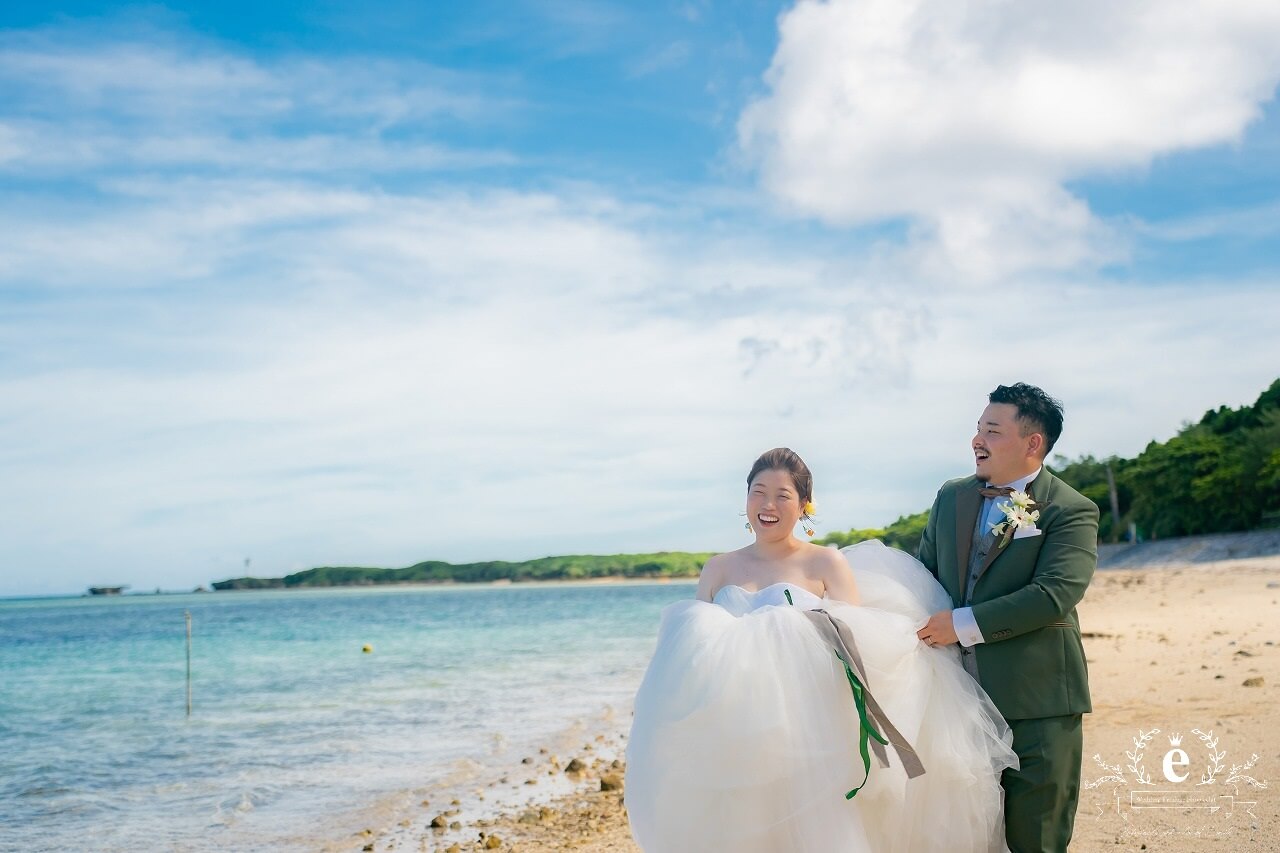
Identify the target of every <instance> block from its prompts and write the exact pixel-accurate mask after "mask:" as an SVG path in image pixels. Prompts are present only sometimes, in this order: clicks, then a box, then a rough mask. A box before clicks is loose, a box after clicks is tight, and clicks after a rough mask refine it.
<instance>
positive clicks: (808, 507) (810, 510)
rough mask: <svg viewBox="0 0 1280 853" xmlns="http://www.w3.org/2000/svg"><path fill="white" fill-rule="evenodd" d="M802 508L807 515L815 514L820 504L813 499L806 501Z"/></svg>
mask: <svg viewBox="0 0 1280 853" xmlns="http://www.w3.org/2000/svg"><path fill="white" fill-rule="evenodd" d="M801 510H802V511H803V512H804V514H805V515H813V514H814V513H815V512H817V511H818V505H817V504H815V503H814V502H813V501H805V502H804V506H803V507H802V508H801Z"/></svg>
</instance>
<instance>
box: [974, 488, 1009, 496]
mask: <svg viewBox="0 0 1280 853" xmlns="http://www.w3.org/2000/svg"><path fill="white" fill-rule="evenodd" d="M978 494H980V495H982V496H983V497H984V498H1006V497H1008V496H1009V495H1011V494H1013V489H1011V488H1009V487H1008V486H1002V487H1001V488H998V489H995V488H992V487H990V486H986V487H984V488H981V489H978Z"/></svg>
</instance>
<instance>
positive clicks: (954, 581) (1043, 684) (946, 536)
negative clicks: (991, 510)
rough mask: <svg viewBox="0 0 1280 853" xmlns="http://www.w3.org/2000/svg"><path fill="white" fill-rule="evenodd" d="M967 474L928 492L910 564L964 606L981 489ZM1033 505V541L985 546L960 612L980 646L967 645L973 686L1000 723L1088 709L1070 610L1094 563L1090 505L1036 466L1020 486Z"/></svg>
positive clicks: (1094, 523)
mask: <svg viewBox="0 0 1280 853" xmlns="http://www.w3.org/2000/svg"><path fill="white" fill-rule="evenodd" d="M983 485H984V484H983V483H981V482H980V481H979V480H978V479H977V478H976V477H964V478H962V479H959V480H951V481H949V482H947V483H946V484H944V485H943V487H942V488H941V489H940V490H939V491H938V497H937V499H936V500H935V501H934V503H933V509H932V510H931V511H930V512H929V522H928V525H927V526H926V527H925V532H924V537H923V538H922V539H921V541H920V553H919V557H920V561H921V562H922V563H924V565H925V566H926V567H927V568H928V569H929V571H931V572H932V573H933V574H934V576H935V577H937V579H938V582H939V583H941V584H942V586H943V587H944V588H945V589H946V591H947V592H948V593H949V594H950V595H951V601H952V605H953V606H954V607H961V606H964V604H965V602H964V590H965V585H966V581H967V579H968V578H967V576H968V570H969V554H970V547H971V546H972V543H973V534H974V528H975V526H976V524H977V520H978V511H979V509H980V508H981V506H982V496H981V495H980V494H979V493H978V489H979V488H980V487H981V486H983ZM1027 490H1028V492H1030V494H1031V496H1032V497H1033V498H1034V499H1035V500H1036V501H1037V502H1038V503H1041V504H1047V506H1045V507H1044V508H1043V509H1042V510H1041V511H1040V519H1039V521H1038V522H1037V523H1036V526H1037V527H1038V528H1039V529H1040V530H1041V531H1042V533H1041V535H1039V536H1028V537H1024V538H1021V539H1014V540H1011V541H1010V542H1009V543H1008V544H1007V545H1006V546H1005V547H1004V548H1003V549H998V548H992V550H991V554H990V555H989V556H988V559H987V561H986V564H985V567H984V568H982V569H980V571H981V574H980V575H979V577H978V580H977V582H976V584H975V586H974V589H973V596H972V598H971V600H970V601H969V602H968V605H969V606H971V607H972V608H973V615H974V619H975V620H976V621H977V623H978V628H979V630H981V631H982V636H983V638H984V639H985V641H986V642H983V643H979V644H977V645H976V646H973V651H974V654H975V655H976V656H977V663H978V680H979V682H980V683H981V684H982V687H983V689H984V690H986V691H987V694H988V695H990V696H991V699H992V701H993V702H995V704H996V707H997V708H999V709H1000V713H1002V714H1003V715H1004V716H1005V718H1006V719H1032V718H1038V717H1056V716H1063V715H1067V714H1083V713H1088V712H1089V711H1091V710H1093V708H1092V706H1091V704H1090V701H1089V676H1088V670H1087V669H1086V666H1085V659H1084V646H1083V644H1082V643H1081V640H1080V620H1079V617H1078V616H1077V615H1076V604H1077V603H1078V602H1079V601H1080V599H1081V598H1083V597H1084V592H1085V589H1086V588H1087V587H1088V586H1089V581H1090V580H1091V579H1092V578H1093V573H1094V570H1095V569H1096V568H1097V565H1098V507H1097V506H1096V505H1095V504H1094V503H1093V501H1091V500H1089V499H1088V498H1086V497H1084V496H1083V495H1081V494H1080V493H1079V492H1077V491H1076V490H1075V489H1073V488H1071V487H1070V486H1068V485H1067V484H1066V483H1064V482H1062V481H1061V480H1059V479H1058V478H1057V477H1055V476H1053V474H1052V473H1050V472H1049V469H1048V468H1042V469H1041V471H1040V474H1039V475H1038V476H1037V477H1036V478H1035V480H1033V481H1032V482H1031V485H1030V486H1028V489H1027Z"/></svg>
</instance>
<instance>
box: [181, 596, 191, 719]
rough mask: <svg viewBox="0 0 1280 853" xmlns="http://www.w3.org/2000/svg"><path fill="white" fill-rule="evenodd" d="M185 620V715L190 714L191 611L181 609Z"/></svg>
mask: <svg viewBox="0 0 1280 853" xmlns="http://www.w3.org/2000/svg"><path fill="white" fill-rule="evenodd" d="M182 615H183V617H185V618H186V620H187V716H188V717H190V716H191V611H190V610H184V611H182Z"/></svg>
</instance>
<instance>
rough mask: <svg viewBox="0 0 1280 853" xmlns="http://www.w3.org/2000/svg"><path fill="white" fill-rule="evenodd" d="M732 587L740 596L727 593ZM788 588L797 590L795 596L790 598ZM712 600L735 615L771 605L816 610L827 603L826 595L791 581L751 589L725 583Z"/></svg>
mask: <svg viewBox="0 0 1280 853" xmlns="http://www.w3.org/2000/svg"><path fill="white" fill-rule="evenodd" d="M779 588H781V589H779ZM730 589H733V590H737V593H738V596H737V597H736V598H735V597H734V596H733V594H726V592H725V591H726V590H730ZM788 589H791V590H794V591H795V595H794V597H791V599H790V600H788V595H787V590H788ZM712 601H713V602H715V603H716V604H719V605H720V606H721V607H724V608H725V609H726V610H728V611H730V612H731V613H734V614H735V615H742V614H745V613H750V612H751V611H753V610H759V609H761V608H763V607H769V606H774V607H781V606H792V607H799V608H801V609H803V610H815V609H821V608H822V607H824V606H825V605H826V599H825V598H824V597H822V596H820V595H818V594H817V593H814V592H810V591H809V590H807V589H805V588H804V587H802V586H800V585H799V584H795V583H791V582H789V581H778V582H777V583H771V584H769V585H768V586H764V587H761V588H760V589H757V590H750V589H747V588H746V587H744V586H740V585H738V584H736V583H730V584H725V585H724V586H722V587H720V589H718V590H716V594H715V595H714V596H713V597H712Z"/></svg>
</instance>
